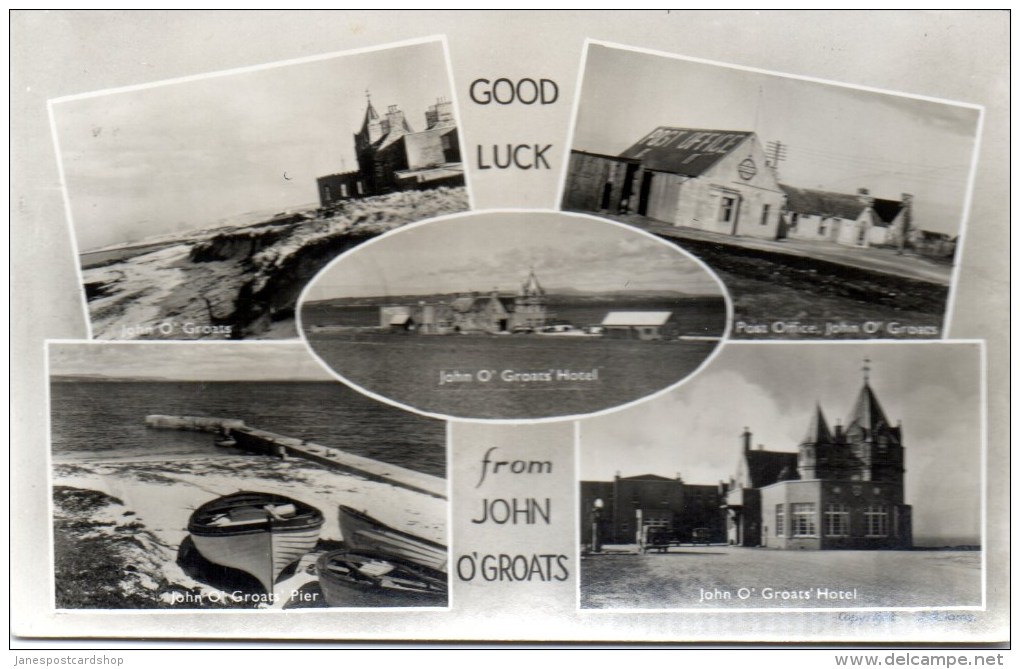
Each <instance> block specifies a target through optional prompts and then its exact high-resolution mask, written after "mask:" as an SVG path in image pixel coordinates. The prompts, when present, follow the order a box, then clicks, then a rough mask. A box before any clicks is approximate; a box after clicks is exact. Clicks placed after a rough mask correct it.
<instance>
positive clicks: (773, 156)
mask: <svg viewBox="0 0 1020 669" xmlns="http://www.w3.org/2000/svg"><path fill="white" fill-rule="evenodd" d="M766 157H767V158H768V159H769V164H771V165H772V169H773V170H775V172H776V177H777V178H778V176H779V163H780V162H781V161H783V160H786V145H785V144H783V143H782V142H780V141H779V140H773V141H771V142H769V143H768V145H767V149H766Z"/></svg>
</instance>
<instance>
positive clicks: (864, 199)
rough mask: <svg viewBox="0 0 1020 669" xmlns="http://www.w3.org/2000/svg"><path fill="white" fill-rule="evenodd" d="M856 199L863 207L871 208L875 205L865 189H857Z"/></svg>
mask: <svg viewBox="0 0 1020 669" xmlns="http://www.w3.org/2000/svg"><path fill="white" fill-rule="evenodd" d="M857 199H858V200H859V201H860V203H861V204H863V205H864V206H865V207H871V206H874V204H875V198H873V197H871V193H870V192H869V191H868V189H867V188H858V189H857Z"/></svg>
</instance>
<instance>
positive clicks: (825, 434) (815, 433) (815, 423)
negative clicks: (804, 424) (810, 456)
mask: <svg viewBox="0 0 1020 669" xmlns="http://www.w3.org/2000/svg"><path fill="white" fill-rule="evenodd" d="M800 443H802V444H831V443H832V433H831V432H830V431H829V425H828V424H827V423H826V422H825V414H823V413H822V407H821V406H819V405H817V404H816V405H815V410H814V411H813V412H812V413H811V423H810V424H809V425H808V429H807V434H805V435H804V438H803V439H801V440H800Z"/></svg>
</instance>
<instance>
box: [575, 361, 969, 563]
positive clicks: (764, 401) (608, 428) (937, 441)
mask: <svg viewBox="0 0 1020 669" xmlns="http://www.w3.org/2000/svg"><path fill="white" fill-rule="evenodd" d="M865 357H867V358H868V359H870V361H871V362H870V363H869V365H868V366H869V367H870V368H871V371H870V372H869V375H870V381H869V383H870V385H871V388H872V390H873V391H874V392H875V395H876V396H877V397H878V401H879V404H881V406H882V408H883V409H884V411H885V414H886V417H887V418H888V419H889V421H890V422H891V423H893V424H896V422H897V421H899V420H902V422H903V423H902V427H903V440H904V449H905V457H906V482H905V487H906V501H907V503H908V504H912V505H913V507H914V509H913V514H914V536H915V538H920V537H939V536H945V537H947V538H952V539H956V540H959V539H961V538H966V539H968V540H972V541H973V543H978V538H979V528H980V491H981V484H980V480H981V479H980V461H981V457H980V456H981V449H982V440H981V425H982V423H981V411H980V400H981V384H980V362H979V360H980V358H979V348H978V345H977V344H974V343H960V344H953V343H936V342H932V343H925V344H918V343H904V344H804V343H798V344H765V343H753V344H739V343H734V342H730V343H728V344H727V345H726V346H724V347H722V348H721V349H720V352H719V354H718V356H717V357H715V358H714V359H712V360H711V361H710V362H709V364H708V365H707V366H706V367H705V368H703V369H702V371H701V372H700V373H699V374H698V375H697V376H695V377H694V378H692V379H690V380H688V381H687V382H686V383H684V384H683V385H681V386H680V387H678V388H676V389H674V390H672V391H670V392H668V393H666V394H664V395H661V396H659V397H657V398H654V399H652V400H650V401H648V402H645V403H642V404H640V405H637V406H635V407H632V408H629V409H625V410H623V411H619V412H615V413H610V414H606V415H603V416H597V417H594V418H589V419H587V420H585V421H582V422H581V438H580V443H581V450H580V452H581V456H580V457H581V464H580V470H581V479H582V480H586V481H611V480H612V479H613V476H614V475H615V474H616V473H619V474H620V475H621V476H636V475H640V474H658V475H660V476H667V477H673V476H676V474H678V473H679V474H680V475H681V476H682V478H683V480H684V481H686V482H687V483H694V484H706V485H711V484H716V483H718V482H719V481H721V480H728V479H729V477H730V476H732V475H734V474H735V473H736V466H737V461H738V458H739V456H740V452H741V448H742V446H741V436H740V435H741V433H742V432H743V431H744V427H745V426H746V427H747V428H749V429H750V431H751V433H752V435H753V445H754V447H757V445H758V444H762V445H764V447H765V449H766V450H774V451H787V452H795V451H796V449H797V445H798V443H799V442H800V440H801V439H802V438H803V436H804V434H806V432H807V429H808V424H809V420H810V417H811V413H812V411H813V410H814V407H815V403H816V402H818V403H819V404H820V405H821V408H822V411H823V412H824V414H825V417H826V419H827V421H828V423H829V426H830V428H831V427H832V426H833V425H834V424H835V423H836V422H837V421H839V422H841V423H842V424H844V425H845V424H846V418H847V415H848V414H849V413H850V409H851V408H852V406H853V403H854V400H855V399H856V398H857V394H858V393H859V392H860V389H861V387H862V384H863V372H862V370H861V368H862V366H863V359H864V358H865Z"/></svg>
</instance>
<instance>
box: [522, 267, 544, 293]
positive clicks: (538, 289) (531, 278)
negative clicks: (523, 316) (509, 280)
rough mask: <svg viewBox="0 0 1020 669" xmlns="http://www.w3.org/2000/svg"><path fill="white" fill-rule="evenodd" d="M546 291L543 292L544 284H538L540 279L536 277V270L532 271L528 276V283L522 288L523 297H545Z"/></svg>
mask: <svg viewBox="0 0 1020 669" xmlns="http://www.w3.org/2000/svg"><path fill="white" fill-rule="evenodd" d="M544 294H545V291H544V290H542V284H540V283H539V282H538V277H537V276H535V270H534V269H532V270H531V272H530V273H529V274H528V279H527V281H525V282H524V284H523V285H522V286H521V295H544Z"/></svg>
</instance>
